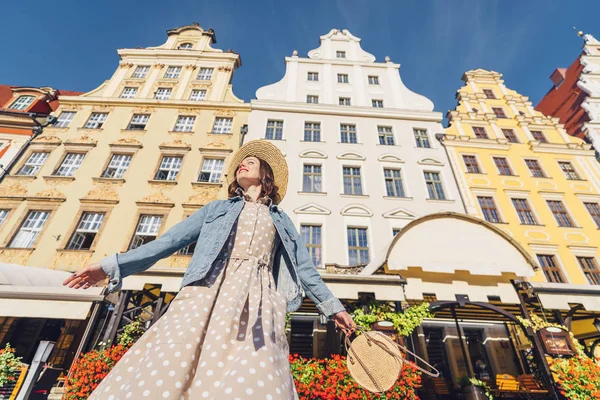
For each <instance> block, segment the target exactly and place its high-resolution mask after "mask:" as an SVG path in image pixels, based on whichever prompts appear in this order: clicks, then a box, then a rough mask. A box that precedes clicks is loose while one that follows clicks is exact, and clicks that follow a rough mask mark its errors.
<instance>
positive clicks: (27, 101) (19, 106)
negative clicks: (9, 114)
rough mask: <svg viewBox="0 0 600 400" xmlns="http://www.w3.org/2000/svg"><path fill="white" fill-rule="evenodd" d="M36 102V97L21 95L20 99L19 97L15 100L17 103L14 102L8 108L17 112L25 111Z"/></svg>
mask: <svg viewBox="0 0 600 400" xmlns="http://www.w3.org/2000/svg"><path fill="white" fill-rule="evenodd" d="M34 101H35V96H31V95H28V94H25V95H21V96H19V97H17V98H16V99H15V101H13V102H12V103H11V105H10V106H8V109H9V110H17V111H25V110H27V109H28V108H29V107H30V106H31V105H32V104H33V102H34Z"/></svg>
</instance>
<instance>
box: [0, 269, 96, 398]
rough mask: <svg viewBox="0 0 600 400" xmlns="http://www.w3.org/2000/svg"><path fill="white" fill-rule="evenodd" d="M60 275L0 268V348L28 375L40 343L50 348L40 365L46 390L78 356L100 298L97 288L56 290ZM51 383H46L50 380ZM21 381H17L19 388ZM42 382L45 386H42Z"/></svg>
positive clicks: (59, 288) (60, 286)
mask: <svg viewBox="0 0 600 400" xmlns="http://www.w3.org/2000/svg"><path fill="white" fill-rule="evenodd" d="M67 275H68V273H67V272H65V271H55V270H50V269H46V268H36V267H26V266H22V265H17V264H4V263H0V346H1V348H4V347H5V346H6V344H7V343H8V344H10V346H11V347H12V348H14V349H15V355H16V356H17V357H22V360H21V361H22V362H23V363H24V364H25V366H24V368H23V370H22V371H23V372H22V375H25V374H26V373H27V372H28V366H30V365H31V363H32V361H33V357H34V355H35V353H36V350H37V348H38V346H39V344H40V342H41V341H50V342H53V343H54V347H53V350H52V352H51V353H50V355H49V357H48V359H47V360H46V362H47V364H48V366H49V367H50V368H47V369H46V370H45V371H44V373H45V374H46V377H45V378H46V379H44V381H40V384H45V385H46V386H47V387H46V388H41V387H40V388H38V389H39V390H43V389H47V390H49V389H50V387H51V386H52V385H53V384H54V381H56V379H57V378H58V377H59V375H61V374H63V375H64V374H65V373H66V371H67V370H68V368H69V367H70V365H71V363H72V362H73V359H74V358H75V357H76V355H77V353H78V352H79V351H80V339H81V338H82V337H84V334H85V332H86V329H88V326H89V320H90V318H89V317H90V315H92V314H93V313H94V311H97V310H98V309H99V308H100V305H101V304H102V300H103V299H104V296H103V291H104V288H102V287H93V288H90V289H88V290H85V291H84V290H76V289H70V288H67V287H64V286H62V282H63V281H64V279H65V278H66V276H67ZM51 375H52V376H53V379H47V378H49V377H50V376H51ZM23 379H24V376H23V377H21V381H20V382H19V383H22V381H23ZM46 381H48V382H47V383H45V382H46Z"/></svg>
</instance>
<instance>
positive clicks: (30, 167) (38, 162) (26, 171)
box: [17, 152, 50, 176]
mask: <svg viewBox="0 0 600 400" xmlns="http://www.w3.org/2000/svg"><path fill="white" fill-rule="evenodd" d="M49 154H50V153H46V152H34V153H31V155H30V156H29V158H28V159H27V161H25V164H23V166H22V167H21V168H20V169H19V171H18V172H17V175H26V176H34V175H35V174H37V173H38V171H39V170H40V168H42V165H44V163H45V162H46V160H47V159H48V155H49Z"/></svg>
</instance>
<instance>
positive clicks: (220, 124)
mask: <svg viewBox="0 0 600 400" xmlns="http://www.w3.org/2000/svg"><path fill="white" fill-rule="evenodd" d="M232 128H233V118H227V117H215V121H214V123H213V127H212V131H211V132H210V133H213V134H217V135H229V134H231V129H232Z"/></svg>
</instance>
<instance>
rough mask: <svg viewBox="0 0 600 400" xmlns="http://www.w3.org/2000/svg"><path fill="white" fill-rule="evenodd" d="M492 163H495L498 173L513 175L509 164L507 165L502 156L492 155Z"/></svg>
mask: <svg viewBox="0 0 600 400" xmlns="http://www.w3.org/2000/svg"><path fill="white" fill-rule="evenodd" d="M493 159H494V164H496V168H498V173H499V174H500V175H513V172H512V169H511V168H510V165H508V161H507V160H506V158H504V157H493Z"/></svg>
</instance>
